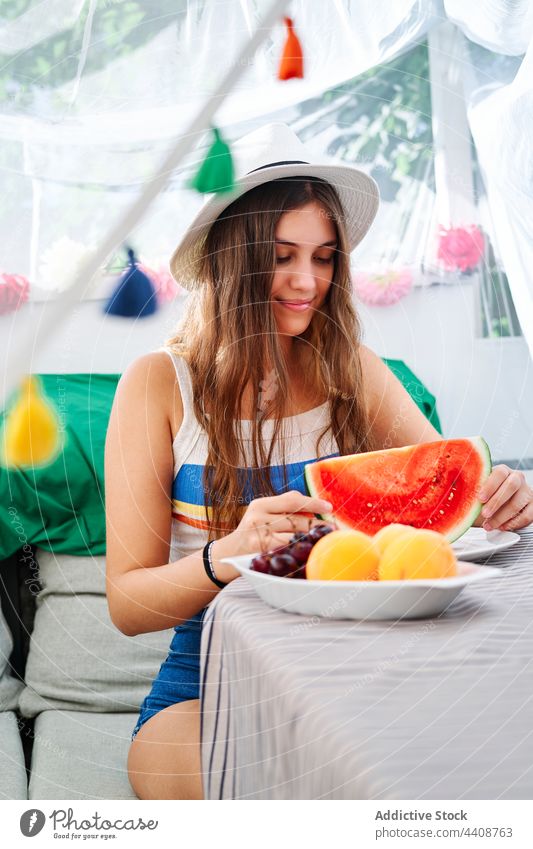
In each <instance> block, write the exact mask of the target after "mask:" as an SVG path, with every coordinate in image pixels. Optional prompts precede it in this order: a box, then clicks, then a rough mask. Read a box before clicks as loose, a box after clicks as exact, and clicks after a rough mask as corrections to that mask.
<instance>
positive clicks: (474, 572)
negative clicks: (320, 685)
mask: <svg viewBox="0 0 533 849" xmlns="http://www.w3.org/2000/svg"><path fill="white" fill-rule="evenodd" d="M255 556H256V555H255V554H244V555H241V556H240V557H224V558H222V562H223V563H230V564H231V565H232V566H234V567H235V568H236V569H237V570H238V571H239V572H240V574H241V575H242V576H243V577H244V578H245V579H246V580H247V581H249V583H250V584H251V585H252V587H253V588H254V590H255V591H256V592H257V594H258V595H259V596H260V597H261V598H262V599H263V601H265V602H266V603H267V604H270V605H271V607H276V608H278V610H286V611H287V612H288V613H301V614H303V615H304V616H323V617H325V618H327V619H421V618H426V617H428V616H437V615H438V614H439V613H442V611H443V610H444V609H445V608H446V607H447V606H448V605H449V604H450V602H451V601H453V599H454V598H455V597H456V596H457V595H458V594H459V593H460V592H461V590H462V589H463V587H465V586H467V584H472V583H475V582H477V581H482V580H484V579H486V578H491V577H494V576H495V575H499V574H500V569H495V568H493V567H491V566H475V565H474V564H473V563H463V562H462V561H460V560H458V561H457V568H458V572H459V574H458V575H456V576H455V577H453V578H438V579H437V578H433V579H426V578H423V579H417V580H406V581H308V580H305V579H295V578H278V577H276V576H274V575H264V574H263V573H262V572H255V571H254V570H252V569H250V566H251V563H252V560H253V558H254V557H255Z"/></svg>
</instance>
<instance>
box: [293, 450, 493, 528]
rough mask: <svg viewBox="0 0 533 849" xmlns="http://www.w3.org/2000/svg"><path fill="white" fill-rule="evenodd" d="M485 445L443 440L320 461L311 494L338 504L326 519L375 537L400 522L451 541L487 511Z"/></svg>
mask: <svg viewBox="0 0 533 849" xmlns="http://www.w3.org/2000/svg"><path fill="white" fill-rule="evenodd" d="M491 468H492V466H491V458H490V451H489V448H488V445H487V443H486V442H485V440H484V439H483V438H482V437H480V436H476V437H473V438H472V439H442V440H439V441H438V442H424V443H422V444H420V445H409V446H407V447H405V448H390V449H387V450H384V451H370V452H368V453H365V454H349V455H347V456H344V457H331V458H329V459H326V460H318V461H317V462H315V463H308V464H307V465H306V466H305V479H306V483H307V487H308V490H309V492H310V494H311V495H313V496H316V497H319V498H325V499H327V500H328V501H330V502H331V503H332V504H333V510H332V512H331V514H328V515H323V516H322V518H323V519H326V520H329V521H332V520H333V521H334V522H336V524H337V525H338V527H339V528H355V529H357V530H359V531H363V532H364V533H366V534H370V535H373V534H375V533H377V532H378V531H379V530H380V528H383V527H385V525H390V524H392V523H394V522H400V523H402V524H404V525H412V526H413V527H415V528H429V529H430V530H434V531H438V532H439V533H441V534H443V535H444V536H445V537H446V539H448V540H449V541H450V542H452V541H453V540H455V539H457V538H458V537H460V536H461V535H462V534H464V533H465V531H467V530H468V528H469V527H470V526H471V525H472V523H473V522H474V521H475V519H476V518H477V516H478V515H479V513H480V510H481V502H480V501H479V500H478V497H477V493H478V491H479V489H480V487H481V485H482V484H483V483H484V482H485V480H486V479H487V477H488V475H489V474H490V471H491Z"/></svg>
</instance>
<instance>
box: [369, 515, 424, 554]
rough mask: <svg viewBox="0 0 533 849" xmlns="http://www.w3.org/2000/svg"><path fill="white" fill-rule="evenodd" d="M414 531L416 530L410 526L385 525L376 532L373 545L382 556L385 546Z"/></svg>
mask: <svg viewBox="0 0 533 849" xmlns="http://www.w3.org/2000/svg"><path fill="white" fill-rule="evenodd" d="M413 531H416V528H413V527H412V526H411V525H400V524H397V523H395V524H393V525H385V527H383V528H381V530H379V531H378V532H377V534H376V535H375V536H374V537H373V540H374V545H376V546H377V547H378V549H379V553H380V554H381V555H382V554H383V552H384V551H385V549H386V548H387V546H388V545H389V544H390V543H391V542H393V541H394V540H395V539H398V538H399V537H400V536H403V535H405V534H406V533H412V532H413Z"/></svg>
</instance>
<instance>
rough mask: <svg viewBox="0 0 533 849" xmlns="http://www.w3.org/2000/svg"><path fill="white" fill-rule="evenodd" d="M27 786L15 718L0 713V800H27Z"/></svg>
mask: <svg viewBox="0 0 533 849" xmlns="http://www.w3.org/2000/svg"><path fill="white" fill-rule="evenodd" d="M27 798H28V785H27V781H26V769H25V766H24V754H23V751H22V742H21V739H20V734H19V726H18V723H17V718H16V716H15V714H14V713H13V712H12V711H6V712H3V713H0V799H27Z"/></svg>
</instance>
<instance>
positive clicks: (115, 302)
mask: <svg viewBox="0 0 533 849" xmlns="http://www.w3.org/2000/svg"><path fill="white" fill-rule="evenodd" d="M128 258H129V268H127V269H126V271H125V272H124V274H123V275H122V277H121V278H120V282H119V283H118V285H117V287H116V289H115V291H114V292H113V294H112V295H111V297H110V299H109V301H108V302H107V304H106V306H105V308H104V312H106V313H109V314H110V315H120V316H123V317H124V318H144V317H145V316H147V315H152V313H154V312H155V311H156V310H157V297H156V292H155V289H154V286H153V283H152V281H151V280H150V278H149V277H148V275H147V274H145V273H144V271H141V269H140V268H139V266H138V263H137V260H136V258H135V254H134V252H133V251H132V249H131V248H128Z"/></svg>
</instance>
